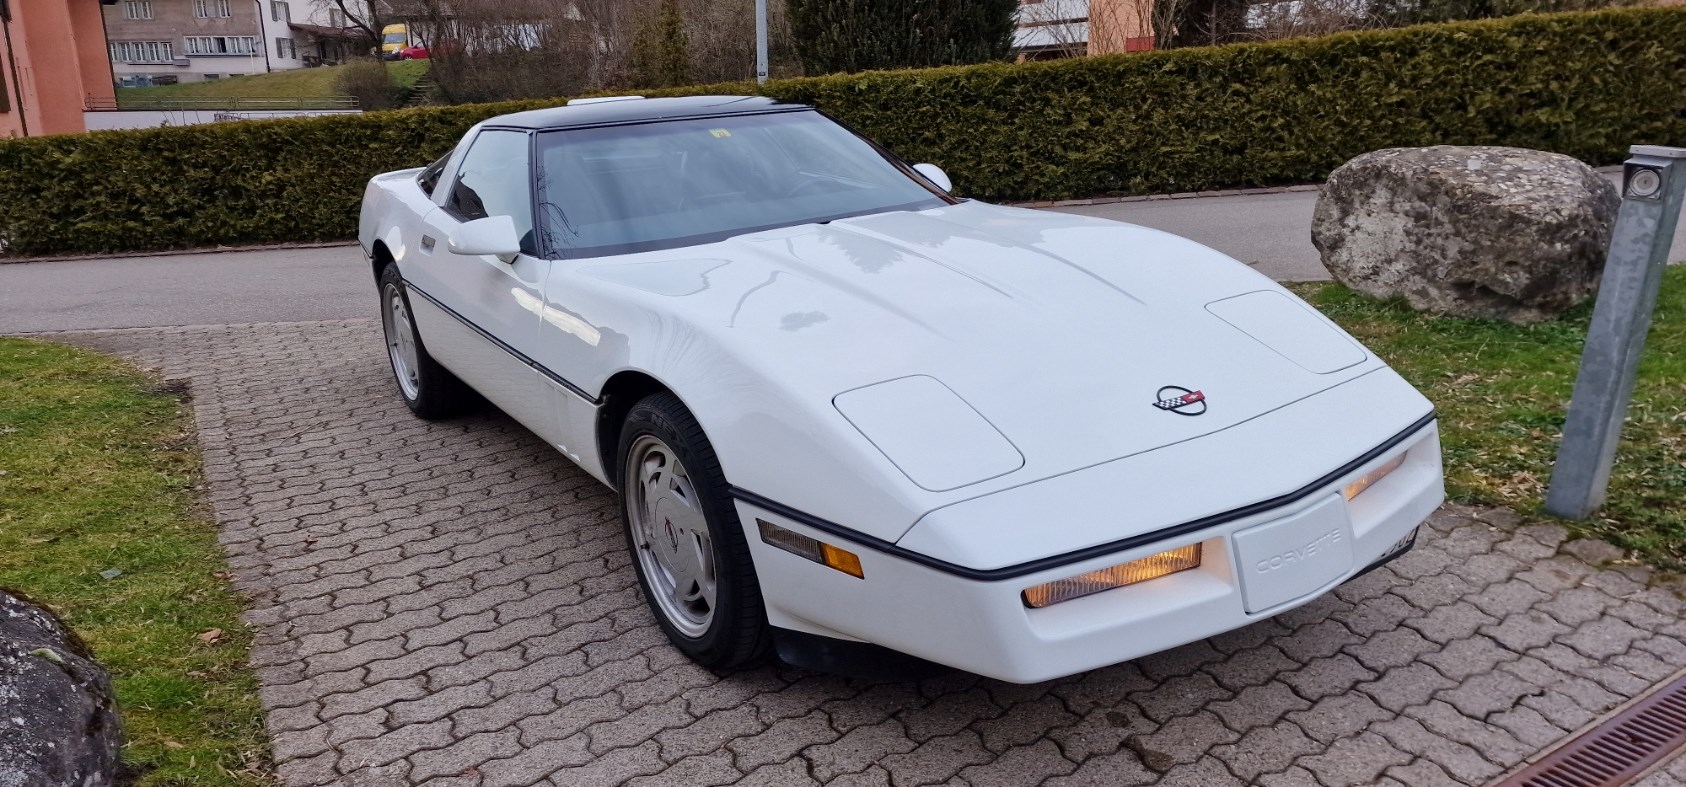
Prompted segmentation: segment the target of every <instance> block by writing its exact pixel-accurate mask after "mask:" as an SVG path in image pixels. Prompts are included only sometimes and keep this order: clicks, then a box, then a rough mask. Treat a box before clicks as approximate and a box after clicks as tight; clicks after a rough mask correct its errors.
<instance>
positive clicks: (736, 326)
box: [359, 97, 1443, 682]
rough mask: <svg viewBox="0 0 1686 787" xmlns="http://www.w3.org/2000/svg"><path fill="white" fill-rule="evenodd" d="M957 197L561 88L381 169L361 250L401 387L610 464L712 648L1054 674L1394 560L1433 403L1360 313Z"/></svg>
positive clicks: (812, 133) (834, 143)
mask: <svg viewBox="0 0 1686 787" xmlns="http://www.w3.org/2000/svg"><path fill="white" fill-rule="evenodd" d="M949 187H950V186H949V181H948V178H947V177H946V176H945V175H944V174H943V172H942V170H940V169H938V168H936V167H934V166H931V165H926V164H921V165H916V166H909V165H908V164H906V163H904V162H903V161H901V160H900V159H898V158H897V157H895V156H894V155H892V154H891V153H890V152H888V151H886V150H884V149H883V148H881V147H879V146H878V145H876V144H874V143H873V142H871V141H870V140H867V139H865V138H863V137H861V136H859V135H857V134H855V133H854V132H852V131H850V130H849V129H847V128H845V127H844V126H842V125H840V124H838V123H836V122H834V121H832V120H831V119H829V118H828V117H826V116H825V115H824V114H821V113H820V112H818V111H816V110H815V109H813V108H812V107H807V106H799V105H791V104H784V103H779V102H776V101H773V100H770V99H765V98H743V97H699V98H668V99H637V98H636V97H632V98H627V99H617V100H593V101H590V102H580V101H576V102H573V104H570V105H569V106H567V107H559V108H555V109H544V110H537V111H532V112H522V113H518V114H513V115H506V116H503V117H497V118H493V119H491V120H488V121H486V122H484V123H481V124H479V125H477V126H475V127H474V128H473V129H470V130H469V132H468V134H467V135H466V136H464V137H463V139H462V142H461V143H460V144H458V145H457V147H456V149H455V150H454V151H453V152H452V153H450V154H449V155H447V156H446V157H445V158H443V159H440V160H439V161H437V162H435V163H434V164H432V165H430V166H428V167H426V168H423V169H419V170H405V171H402V172H393V173H390V174H385V175H381V176H378V177H376V178H374V179H373V180H372V181H371V182H370V183H369V186H368V190H367V192H366V194H365V195H364V200H363V209H362V218H361V227H360V232H359V237H360V241H361V243H362V246H363V249H364V251H365V252H366V253H367V254H368V255H369V259H370V261H371V264H372V266H373V272H374V275H375V278H376V279H377V280H378V282H379V288H380V297H381V313H382V317H383V320H384V326H385V330H386V342H387V347H388V349H389V351H390V352H389V355H390V357H391V360H392V367H393V371H394V372H395V373H396V376H397V379H398V389H399V391H400V393H401V394H402V396H403V398H404V401H405V403H406V404H408V405H409V406H410V408H411V409H412V410H414V411H415V413H416V414H417V415H419V416H421V417H423V418H442V417H447V416H450V415H452V414H454V413H456V412H458V411H459V410H460V409H461V408H462V407H463V406H464V405H465V403H466V402H468V401H471V400H472V399H473V397H472V395H471V394H470V392H469V391H468V389H470V388H472V389H473V390H474V391H477V392H479V393H480V394H481V395H483V396H484V397H485V398H486V399H489V400H491V401H492V402H493V403H495V404H496V405H497V406H498V407H500V408H502V409H503V410H504V411H505V412H507V413H508V414H509V415H510V416H512V417H513V418H515V419H516V420H517V421H519V422H521V423H522V424H524V425H526V426H527V427H528V428H530V429H531V430H532V431H533V432H535V433H537V434H538V435H539V436H540V437H541V438H543V439H544V440H545V441H546V442H548V443H550V444H551V445H552V446H555V448H556V449H557V450H558V451H561V452H562V453H563V454H565V455H566V456H567V457H568V458H569V459H571V460H573V461H574V462H576V463H578V464H579V466H580V467H582V468H584V469H585V471H586V472H587V473H590V474H591V475H592V476H594V477H596V478H597V479H599V480H601V481H602V482H603V483H605V484H608V485H610V486H611V487H614V488H616V489H618V490H620V491H621V496H622V500H623V501H624V502H623V510H624V516H625V526H626V536H627V541H628V545H629V548H630V549H631V551H632V553H633V555H634V560H633V563H634V565H636V567H637V571H638V576H639V579H640V581H641V583H642V585H643V589H644V593H645V595H646V597H647V598H648V600H649V603H650V606H651V608H652V609H653V610H654V612H655V617H656V619H657V620H658V621H660V624H661V626H662V628H663V629H664V630H665V631H666V633H667V635H668V637H669V638H671V639H672V641H673V643H674V644H675V645H676V646H678V647H679V648H680V649H681V650H683V651H684V652H685V653H686V654H688V655H689V656H690V657H691V658H693V659H694V660H696V661H697V662H699V663H701V664H703V665H706V666H709V667H715V668H721V667H728V666H732V665H736V664H741V663H744V662H746V661H748V660H751V659H754V658H757V657H759V656H762V655H765V654H767V653H769V652H772V651H774V650H777V651H778V652H779V654H780V655H781V656H783V657H785V658H786V659H788V660H792V661H795V662H797V663H806V664H816V663H824V662H826V660H827V659H830V658H833V657H834V656H835V655H836V654H837V653H839V652H845V653H846V652H848V651H850V650H851V649H862V647H863V646H862V645H861V643H869V644H870V645H874V646H883V647H886V648H889V649H892V650H894V651H900V652H902V653H906V654H912V655H914V656H918V657H921V658H923V659H927V660H929V661H934V662H938V663H940V664H944V665H948V666H951V667H957V668H961V669H965V670H970V671H972V672H975V673H979V674H982V675H986V676H989V677H993V678H999V679H1002V680H1008V681H1015V682H1033V681H1041V680H1046V679H1049V678H1054V677H1058V676H1062V675H1067V674H1071V673H1075V672H1079V671H1082V670H1087V669H1091V668H1094V667H1099V666H1103V665H1107V664H1113V663H1116V662H1120V661H1126V660H1129V659H1132V658H1135V657H1138V656H1142V655H1145V654H1148V653H1153V652H1156V651H1160V650H1165V649H1167V648H1171V647H1174V646H1177V645H1181V644H1184V643H1187V642H1191V641H1194V640H1198V639H1201V638H1204V637H1209V636H1212V635H1215V634H1219V633H1222V632H1225V631H1228V630H1231V629H1235V628H1239V627H1242V626H1245V625H1247V624H1249V623H1252V622H1254V621H1258V620H1262V619H1264V618H1268V617H1270V616H1272V615H1275V614H1277V613H1280V612H1282V611H1284V610H1287V609H1291V608H1293V607H1295V606H1297V605H1300V604H1304V603H1306V602H1307V601H1310V600H1311V599H1313V598H1316V597H1317V596H1318V595H1319V594H1321V593H1324V592H1326V591H1328V590H1330V589H1331V588H1333V587H1335V586H1337V585H1339V584H1341V583H1342V582H1345V581H1347V580H1349V579H1352V578H1353V577H1354V576H1356V575H1358V574H1360V573H1362V572H1364V571H1365V570H1367V569H1368V568H1371V567H1374V566H1376V565H1378V564H1380V563H1382V562H1384V561H1386V560H1389V559H1391V558H1393V557H1395V556H1397V555H1399V554H1400V553H1402V552H1404V551H1405V550H1406V549H1408V548H1409V547H1410V546H1411V544H1412V543H1413V539H1414V537H1415V534H1416V530H1417V526H1418V525H1419V524H1420V523H1421V522H1422V521H1423V520H1424V519H1425V518H1426V517H1427V516H1428V515H1429V514H1430V513H1431V512H1432V511H1433V510H1434V509H1435V507H1436V506H1437V505H1439V503H1440V502H1441V499H1442V496H1443V491H1442V478H1441V466H1440V449H1439V435H1438V431H1437V429H1436V424H1435V419H1434V414H1433V408H1432V407H1431V405H1430V404H1429V402H1428V401H1427V400H1426V399H1424V398H1423V397H1422V396H1421V395H1420V394H1418V393H1417V391H1415V390H1414V389H1413V388H1412V387H1411V386H1410V385H1409V384H1407V383H1406V382H1405V381H1404V380H1403V379H1401V378H1400V377H1399V376H1398V375H1397V374H1395V373H1394V372H1393V371H1392V370H1391V369H1389V368H1388V367H1387V366H1386V365H1385V364H1384V363H1382V362H1381V361H1380V360H1379V359H1377V358H1376V357H1375V356H1374V355H1372V354H1371V353H1369V352H1367V351H1366V350H1365V349H1364V348H1363V347H1362V346H1360V345H1359V344H1358V343H1357V342H1355V341H1353V340H1352V338H1350V337H1349V336H1347V335H1346V334H1345V333H1344V332H1342V331H1341V329H1339V328H1338V327H1336V326H1335V325H1334V324H1333V323H1331V322H1330V321H1328V320H1327V319H1325V318H1324V317H1322V316H1321V315H1319V314H1318V313H1317V312H1316V311H1314V310H1312V309H1311V308H1310V307H1309V306H1307V305H1306V304H1305V303H1304V302H1302V301H1301V300H1300V299H1298V298H1296V297H1295V296H1294V295H1292V294H1290V293H1288V292H1287V291H1286V290H1284V289H1283V288H1281V287H1279V286H1277V285H1276V284H1274V283H1273V282H1271V281H1270V280H1268V279H1266V278H1265V277H1263V276H1260V275H1259V274H1257V273H1255V272H1254V271H1252V270H1251V269H1249V268H1248V267H1247V266H1246V265H1243V264H1240V263H1238V262H1236V261H1234V260H1232V259H1230V258H1228V257H1226V256H1224V255H1222V254H1219V253H1217V252H1215V251H1213V250H1211V249H1208V248H1205V247H1202V246H1200V245H1197V244H1195V243H1192V242H1190V241H1187V240H1184V239H1182V238H1178V237H1175V236H1172V235H1168V234H1165V233H1162V232H1157V231H1153V230H1148V229H1144V228H1141V227H1136V226H1131V225H1128V224H1120V223H1117V222H1112V221H1105V220H1100V219H1093V218H1086V217H1081V216H1072V215H1065V214H1060V213H1050V212H1041V211H1033V210H1023V209H1017V208H1009V207H1000V206H996V205H988V204H984V203H981V202H975V201H972V200H964V199H957V198H955V197H952V196H950V195H949V193H948V191H949ZM879 652H881V651H879Z"/></svg>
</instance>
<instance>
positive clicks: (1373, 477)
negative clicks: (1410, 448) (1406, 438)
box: [1341, 454, 1405, 500]
mask: <svg viewBox="0 0 1686 787" xmlns="http://www.w3.org/2000/svg"><path fill="white" fill-rule="evenodd" d="M1402 464H1405V455H1404V454H1400V455H1398V456H1396V457H1394V458H1392V459H1389V460H1387V462H1386V463H1385V464H1383V465H1382V466H1381V467H1378V468H1376V469H1374V470H1371V471H1370V472H1368V473H1365V474H1364V475H1363V477H1361V478H1359V479H1358V480H1356V481H1353V482H1352V483H1350V484H1347V485H1346V489H1344V490H1342V491H1341V494H1343V495H1346V499H1348V500H1351V499H1353V498H1355V497H1357V496H1359V495H1361V494H1364V490H1366V489H1369V488H1370V485H1371V484H1374V483H1376V482H1377V481H1380V480H1382V478H1384V477H1386V476H1387V474H1388V473H1391V472H1393V471H1395V470H1398V469H1399V466H1400V465H1402Z"/></svg>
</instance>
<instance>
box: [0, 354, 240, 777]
mask: <svg viewBox="0 0 1686 787" xmlns="http://www.w3.org/2000/svg"><path fill="white" fill-rule="evenodd" d="M198 483H199V459H198V453H197V446H196V444H195V442H194V439H193V436H192V433H191V424H190V423H189V418H188V416H187V414H186V409H185V407H184V406H183V405H182V404H181V402H180V401H178V399H177V398H176V397H174V396H172V395H170V394H168V393H163V392H160V390H159V381H157V380H154V379H151V378H148V377H146V376H145V375H142V374H140V373H138V372H136V371H135V370H133V369H132V368H130V367H128V366H127V365H125V364H123V363H121V362H118V361H116V360H113V359H110V358H106V357H104V356H100V355H97V354H94V353H90V352H85V351H81V350H76V349H71V348H68V347H63V346H59V345H53V344H46V343H42V342H33V341H26V340H21V339H6V338H0V587H10V588H15V589H17V590H20V591H23V592H24V593H26V594H28V595H29V596H32V597H34V598H35V599H36V600H38V601H41V602H43V603H46V604H50V605H51V606H52V607H53V608H54V609H55V610H56V611H57V612H58V613H59V614H60V615H61V616H62V617H63V618H64V620H65V622H66V623H68V624H69V625H70V626H71V627H72V628H74V629H75V630H76V631H77V632H78V633H79V634H81V635H82V637H83V638H85V639H86V640H87V641H88V644H89V645H90V646H91V647H92V648H93V650H94V654H95V656H96V658H98V659H99V660H100V662H101V663H103V664H104V665H105V666H106V668H107V669H109V670H110V671H111V673H112V677H113V678H114V680H115V684H116V689H117V698H118V702H119V705H120V708H121V711H122V714H123V721H124V724H125V727H126V732H127V737H128V746H127V748H126V749H125V752H124V759H125V761H126V762H128V763H129V764H130V765H131V766H134V767H135V768H137V769H138V770H140V771H142V773H141V774H140V776H139V779H138V782H137V783H138V784H140V785H245V784H266V783H269V781H270V780H269V779H268V777H267V776H265V774H264V771H265V767H266V766H265V762H266V761H267V757H268V755H267V744H266V742H265V737H264V733H263V725H262V721H261V716H260V710H259V705H258V697H257V683H256V680H255V679H254V677H253V675H252V672H251V670H250V669H249V668H248V667H247V666H246V656H247V651H248V647H249V644H250V640H251V638H250V636H249V634H248V633H247V630H246V629H245V627H244V626H242V625H241V624H240V623H239V622H238V616H239V614H240V612H241V609H242V603H241V600H240V598H239V597H238V596H237V595H236V594H235V593H234V592H233V591H232V590H230V588H229V587H228V583H227V581H226V574H224V573H223V572H224V563H223V558H222V552H221V550H220V548H219V547H218V546H217V540H216V532H215V528H214V527H213V525H212V523H211V522H210V521H209V519H208V517H207V514H206V512H205V511H204V510H203V508H202V507H201V506H200V504H199V503H198V502H197V498H196V496H195V494H194V488H195V485H196V484H198ZM112 571H121V572H122V573H121V574H118V575H116V576H113V577H112V578H110V579H107V578H104V577H102V576H101V572H106V573H108V574H109V573H110V572H112ZM213 629H220V630H221V632H222V633H221V635H220V636H216V637H212V636H210V635H209V634H208V632H211V631H212V630H213ZM201 635H204V636H201Z"/></svg>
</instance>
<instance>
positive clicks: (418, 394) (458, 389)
mask: <svg viewBox="0 0 1686 787" xmlns="http://www.w3.org/2000/svg"><path fill="white" fill-rule="evenodd" d="M380 289H381V330H382V332H383V333H384V334H385V337H386V357H387V360H389V361H391V363H392V375H393V377H395V378H397V381H398V394H399V395H400V396H402V397H403V398H404V404H405V405H406V406H408V407H409V408H410V411H411V412H413V413H415V414H416V415H418V416H420V417H422V418H426V419H428V420H438V419H441V418H449V417H451V416H454V415H460V414H462V413H463V412H465V411H467V410H468V409H469V408H471V407H472V406H473V404H474V394H473V392H472V391H470V390H469V388H468V386H467V385H464V384H463V382H462V381H461V380H459V379H457V376H456V375H454V374H451V372H450V370H449V369H446V368H445V367H443V366H440V365H439V362H438V361H435V360H433V356H431V355H428V353H427V346H426V345H424V344H422V340H421V334H420V333H418V332H417V331H416V321H415V318H414V317H413V316H412V313H411V311H410V296H409V294H408V293H407V292H406V291H405V289H404V278H403V277H402V276H400V275H399V274H398V266H397V265H396V264H392V265H387V266H386V268H385V269H384V270H382V271H381V277H380Z"/></svg>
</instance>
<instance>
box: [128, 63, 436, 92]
mask: <svg viewBox="0 0 1686 787" xmlns="http://www.w3.org/2000/svg"><path fill="white" fill-rule="evenodd" d="M386 68H387V71H388V73H390V74H392V78H393V81H395V82H397V83H398V85H399V86H401V87H410V86H412V85H414V84H416V81H417V80H419V79H421V78H422V75H424V74H426V73H427V68H428V61H426V60H400V61H395V62H390V63H387V64H386ZM343 69H344V66H323V67H321V68H300V69H297V70H294V71H277V72H275V73H272V74H253V75H251V76H241V77H226V78H224V79H211V80H207V81H204V82H187V83H183V84H180V85H158V86H156V87H124V88H118V89H117V100H118V102H119V103H121V102H123V101H124V100H127V99H155V98H320V97H323V96H339V95H344V94H345V93H344V91H342V90H340V89H339V86H338V84H337V82H338V80H339V75H340V72H341V71H342V70H343Z"/></svg>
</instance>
